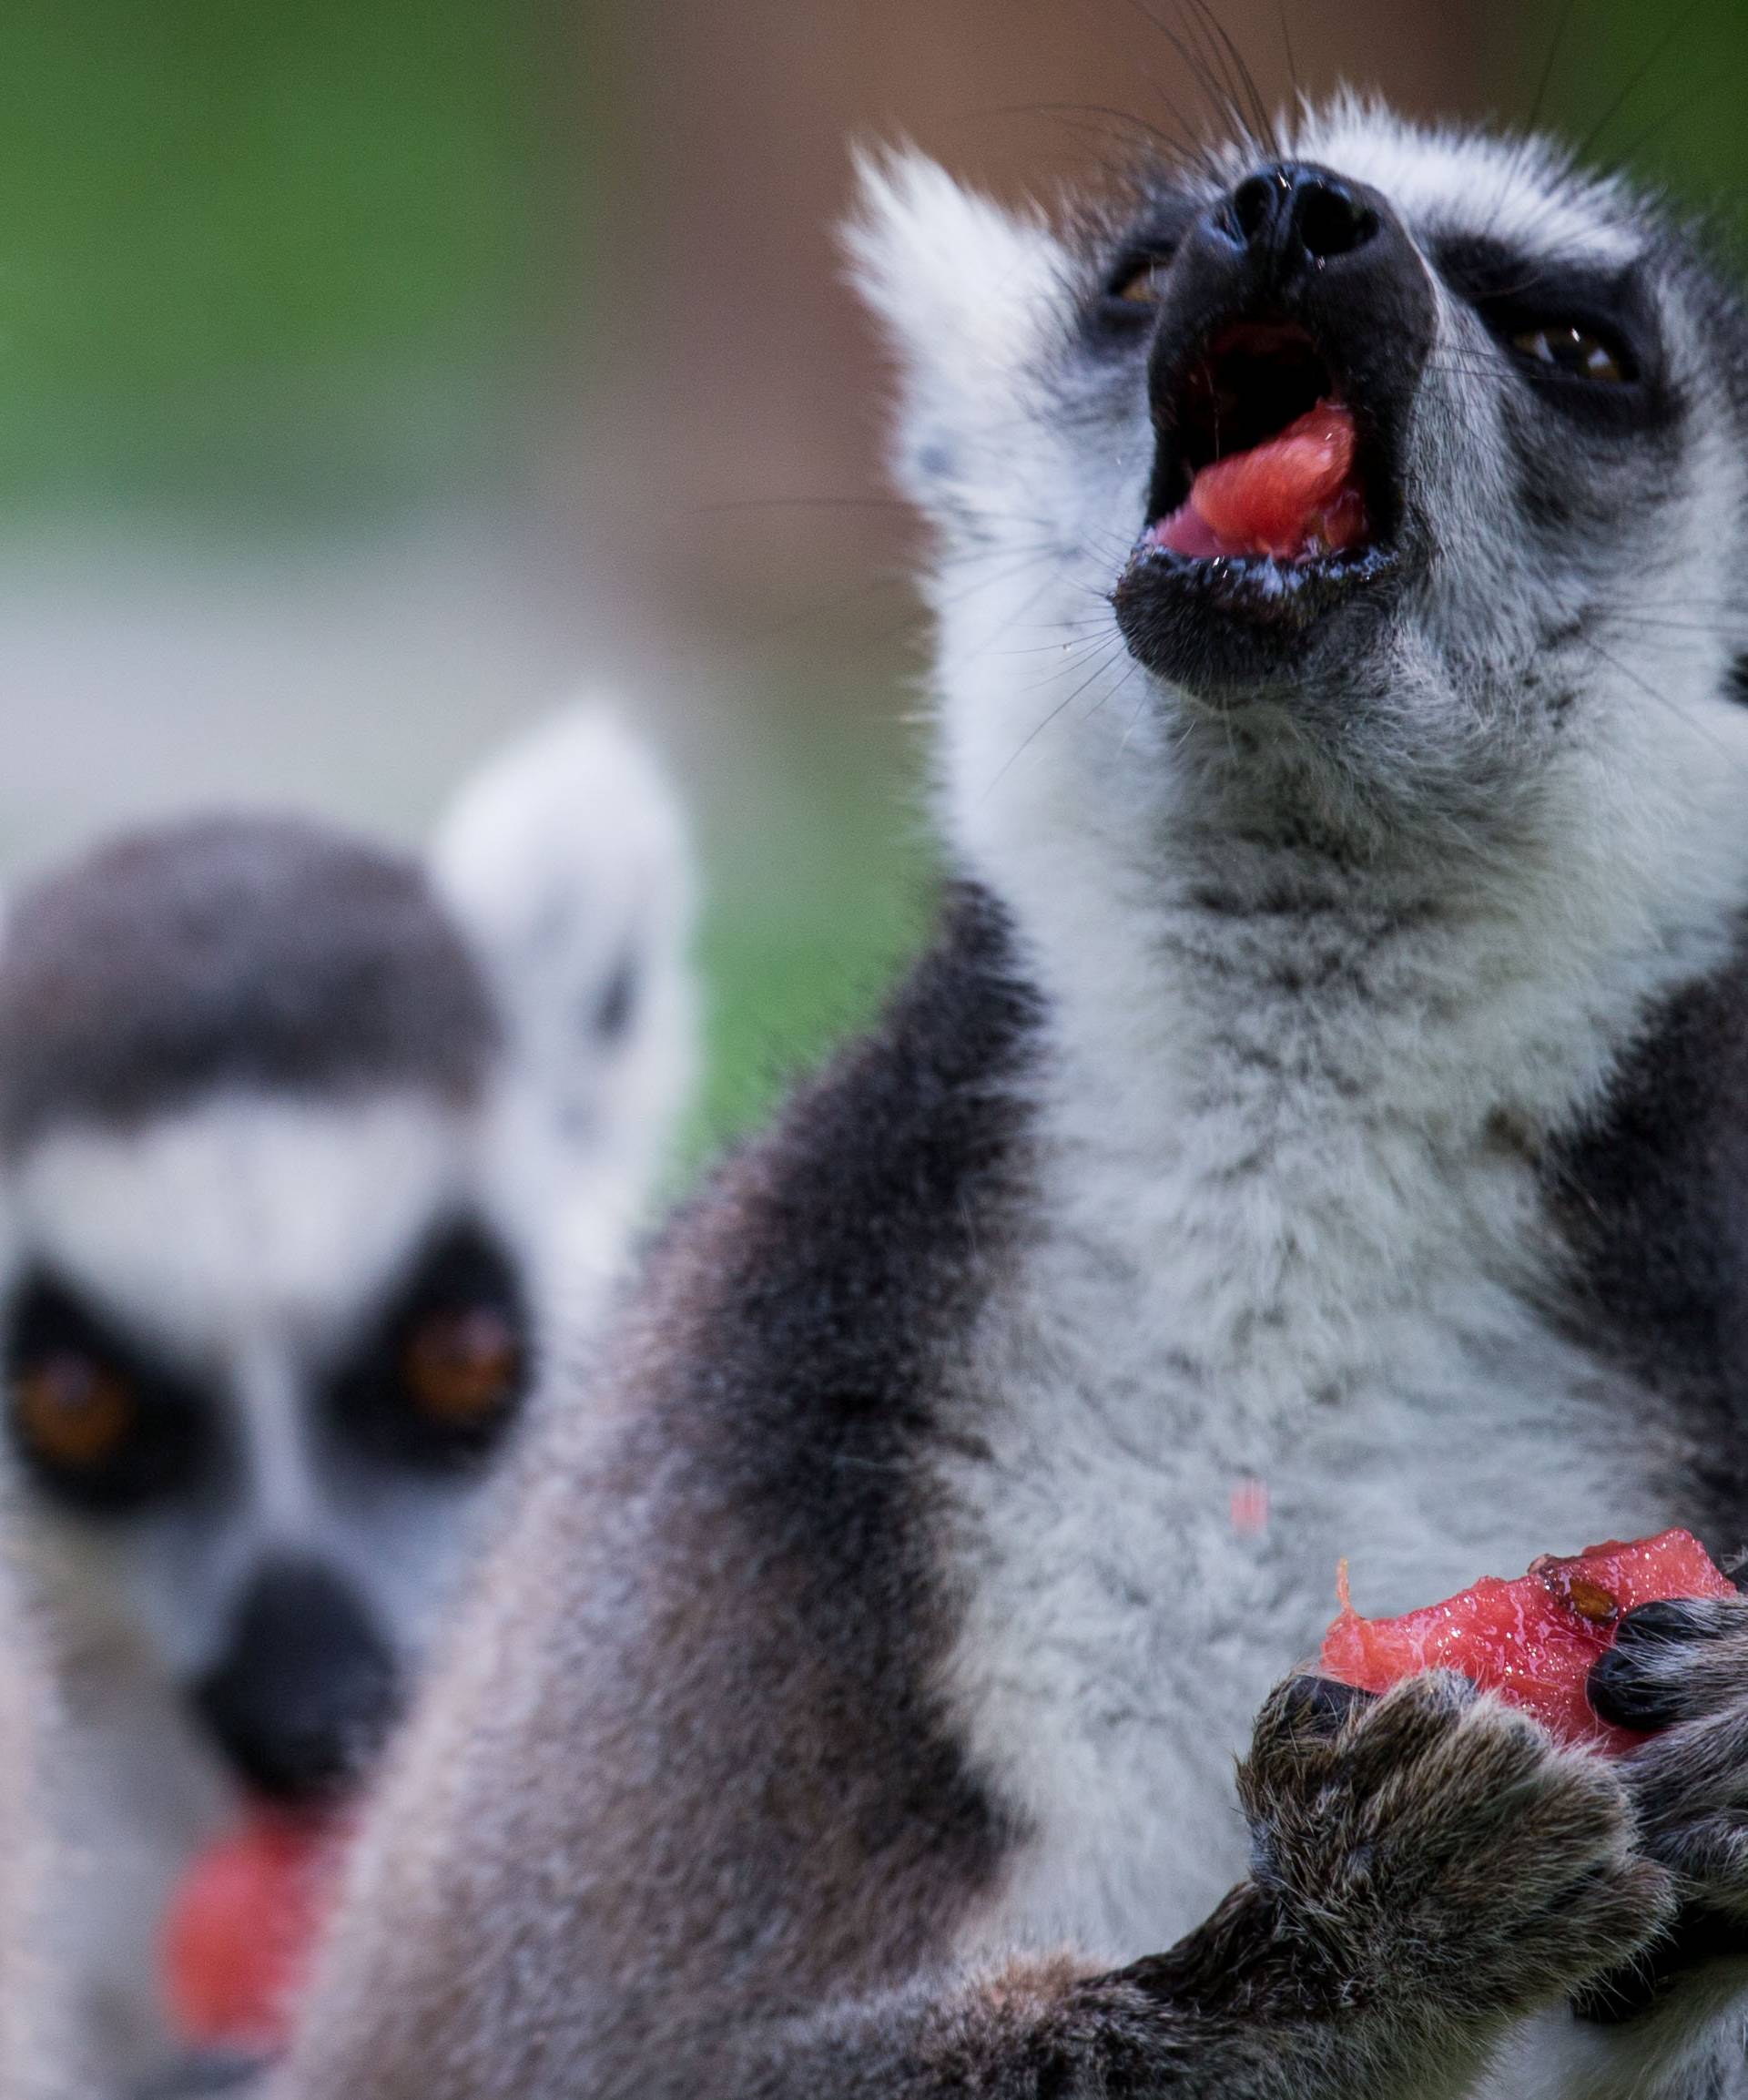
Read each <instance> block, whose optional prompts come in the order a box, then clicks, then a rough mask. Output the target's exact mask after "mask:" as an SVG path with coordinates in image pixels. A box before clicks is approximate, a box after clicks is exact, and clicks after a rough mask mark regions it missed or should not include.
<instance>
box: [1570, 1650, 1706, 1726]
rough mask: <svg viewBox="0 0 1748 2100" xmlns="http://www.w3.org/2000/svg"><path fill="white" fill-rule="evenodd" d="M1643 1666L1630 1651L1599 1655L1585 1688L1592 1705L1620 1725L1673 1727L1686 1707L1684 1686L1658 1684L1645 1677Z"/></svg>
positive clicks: (1612, 1724)
mask: <svg viewBox="0 0 1748 2100" xmlns="http://www.w3.org/2000/svg"><path fill="white" fill-rule="evenodd" d="M1641 1669H1642V1665H1641V1662H1640V1660H1639V1658H1638V1657H1635V1656H1634V1655H1633V1654H1632V1653H1631V1650H1627V1651H1625V1652H1623V1651H1622V1650H1621V1649H1620V1648H1611V1649H1610V1650H1609V1651H1608V1653H1607V1654H1606V1655H1602V1656H1599V1657H1597V1658H1596V1660H1595V1661H1594V1662H1593V1663H1592V1664H1591V1665H1590V1677H1589V1679H1588V1681H1587V1682H1586V1685H1585V1687H1584V1688H1585V1690H1586V1692H1587V1693H1588V1694H1589V1697H1590V1704H1591V1706H1592V1707H1593V1708H1595V1709H1596V1711H1597V1713H1598V1714H1600V1715H1601V1718H1603V1719H1604V1720H1605V1721H1607V1722H1609V1723H1610V1724H1611V1726H1612V1727H1614V1728H1637V1729H1640V1730H1641V1731H1643V1732H1647V1733H1648V1732H1650V1731H1651V1730H1652V1729H1655V1728H1670V1727H1672V1726H1673V1724H1674V1723H1675V1722H1676V1721H1679V1720H1680V1719H1681V1718H1682V1714H1683V1712H1684V1711H1685V1710H1686V1708H1685V1701H1684V1699H1683V1697H1682V1688H1681V1687H1680V1686H1679V1685H1668V1684H1658V1683H1656V1682H1655V1681H1653V1680H1651V1679H1650V1678H1647V1677H1644V1676H1642V1675H1641Z"/></svg>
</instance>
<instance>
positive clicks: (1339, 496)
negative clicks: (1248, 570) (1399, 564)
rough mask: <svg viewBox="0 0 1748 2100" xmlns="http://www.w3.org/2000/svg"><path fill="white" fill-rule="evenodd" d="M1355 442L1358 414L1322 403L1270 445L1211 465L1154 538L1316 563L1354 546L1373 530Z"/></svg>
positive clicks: (1188, 548)
mask: <svg viewBox="0 0 1748 2100" xmlns="http://www.w3.org/2000/svg"><path fill="white" fill-rule="evenodd" d="M1354 444H1355V436H1354V419H1353V415H1352V413H1351V412H1350V411H1349V410H1348V409H1347V407H1346V405H1345V404H1344V403H1341V402H1338V401H1320V402H1318V403H1317V404H1316V407H1315V408H1311V409H1307V410H1306V413H1304V414H1303V415H1302V416H1300V417H1299V419H1298V421H1297V422H1296V423H1289V424H1288V425H1287V426H1286V429H1285V430H1284V431H1280V432H1278V433H1276V434H1275V436H1274V437H1271V438H1269V439H1267V440H1266V441H1265V443H1262V444H1259V445H1253V446H1252V448H1251V449H1250V451H1248V452H1239V453H1232V454H1228V455H1227V456H1226V457H1225V459H1218V460H1215V461H1214V463H1213V464H1212V465H1210V466H1204V468H1203V469H1202V471H1201V473H1200V474H1197V475H1196V477H1195V480H1194V484H1192V486H1191V489H1190V494H1189V498H1188V500H1187V501H1186V502H1184V504H1182V505H1179V507H1178V508H1177V509H1176V510H1174V512H1173V513H1172V514H1171V515H1170V516H1169V517H1164V518H1161V519H1160V520H1159V522H1158V523H1157V524H1156V525H1154V526H1153V530H1152V531H1151V533H1150V534H1149V535H1148V537H1149V538H1150V539H1152V540H1153V543H1154V544H1155V545H1158V546H1162V547H1165V548H1168V549H1169V550H1170V551H1171V552H1172V553H1173V554H1178V555H1187V556H1190V558H1191V559H1193V560H1201V561H1206V560H1211V559H1212V558H1213V557H1214V556H1216V555H1253V556H1254V555H1271V556H1274V558H1275V560H1276V561H1288V562H1298V561H1312V560H1315V559H1316V557H1317V556H1319V555H1325V554H1334V553H1338V552H1339V551H1340V550H1341V549H1342V548H1343V547H1350V546H1353V545H1356V544H1357V542H1358V541H1360V540H1363V539H1364V538H1365V536H1366V534H1367V517H1366V499H1365V497H1364V495H1363V494H1361V493H1360V488H1359V484H1358V483H1357V481H1356V480H1355V478H1354Z"/></svg>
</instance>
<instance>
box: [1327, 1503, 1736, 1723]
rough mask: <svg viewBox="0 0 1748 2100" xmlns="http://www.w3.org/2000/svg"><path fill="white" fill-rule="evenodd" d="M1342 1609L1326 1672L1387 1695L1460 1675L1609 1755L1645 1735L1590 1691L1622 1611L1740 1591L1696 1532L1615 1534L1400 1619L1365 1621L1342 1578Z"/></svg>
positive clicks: (1330, 1637) (1330, 1636) (1331, 1634)
mask: <svg viewBox="0 0 1748 2100" xmlns="http://www.w3.org/2000/svg"><path fill="white" fill-rule="evenodd" d="M1337 1589H1338V1592H1339V1595H1340V1597H1341V1611H1340V1614H1339V1616H1337V1617H1336V1620H1335V1622H1334V1624H1333V1625H1332V1626H1330V1628H1329V1630H1328V1632H1327V1633H1326V1634H1325V1635H1324V1636H1323V1649H1322V1653H1321V1654H1320V1656H1319V1657H1318V1658H1317V1667H1318V1669H1319V1670H1320V1671H1321V1673H1322V1674H1323V1675H1324V1676H1325V1677H1335V1678H1336V1679H1338V1680H1339V1681H1340V1682H1341V1683H1342V1684H1345V1685H1357V1686H1358V1687H1360V1689H1361V1690H1363V1691H1368V1692H1381V1691H1387V1689H1388V1688H1389V1687H1390V1686H1391V1685H1393V1684H1396V1683H1397V1681H1398V1680H1399V1679H1401V1678H1403V1677H1412V1676H1414V1675H1415V1673H1416V1672H1417V1671H1419V1670H1456V1671H1458V1673H1459V1674H1460V1675H1461V1676H1463V1677H1468V1678H1469V1679H1470V1680H1471V1681H1472V1682H1473V1683H1475V1684H1477V1685H1479V1686H1480V1687H1481V1689H1482V1690H1483V1691H1489V1692H1498V1693H1499V1697H1501V1698H1503V1699H1507V1700H1509V1702H1510V1704H1511V1705H1513V1706H1516V1707H1522V1708H1525V1709H1526V1710H1527V1711H1528V1712H1529V1713H1532V1714H1534V1715H1535V1717H1536V1718H1537V1719H1538V1720H1540V1721H1542V1722H1544V1723H1545V1724H1546V1725H1547V1727H1548V1728H1550V1729H1551V1730H1552V1731H1553V1733H1554V1734H1555V1735H1556V1736H1558V1737H1560V1738H1561V1740H1562V1741H1565V1742H1569V1743H1590V1744H1594V1745H1595V1746H1596V1747H1597V1748H1601V1749H1604V1750H1609V1751H1620V1750H1626V1749H1631V1748H1632V1747H1633V1745H1634V1744H1635V1743H1640V1742H1642V1741H1643V1740H1644V1738H1643V1737H1642V1736H1641V1735H1639V1734H1637V1733H1635V1732H1634V1731H1633V1730H1631V1729H1629V1728H1615V1727H1612V1726H1611V1724H1610V1723H1609V1722H1607V1721H1605V1720H1603V1719H1602V1718H1601V1716H1600V1715H1599V1714H1598V1713H1597V1712H1596V1711H1595V1710H1594V1709H1593V1708H1592V1707H1591V1705H1590V1699H1589V1697H1588V1696H1587V1693H1586V1683H1587V1680H1588V1678H1589V1677H1590V1666H1591V1664H1592V1663H1594V1662H1595V1660H1596V1659H1597V1657H1599V1656H1600V1655H1601V1654H1603V1653H1604V1651H1605V1650H1607V1649H1608V1648H1610V1647H1611V1646H1613V1645H1614V1635H1615V1628H1616V1626H1618V1625H1619V1623H1620V1621H1621V1616H1622V1614H1623V1613H1626V1612H1630V1611H1631V1610H1632V1609H1633V1607H1634V1606H1637V1605H1646V1604H1655V1603H1659V1602H1661V1601H1662V1600H1663V1599H1665V1598H1668V1597H1733V1596H1734V1595H1736V1594H1737V1593H1736V1588H1735V1585H1734V1584H1733V1583H1732V1582H1731V1581H1730V1579H1729V1577H1728V1576H1726V1575H1723V1574H1722V1573H1721V1572H1720V1571H1719V1569H1718V1568H1717V1567H1716V1566H1715V1565H1713V1564H1712V1559H1711V1557H1710V1556H1709V1555H1708V1554H1707V1553H1706V1550H1705V1548H1704V1547H1703V1546H1702V1544H1700V1542H1699V1541H1698V1539H1696V1538H1695V1537H1694V1536H1693V1535H1692V1533H1691V1532H1685V1531H1666V1532H1662V1533H1660V1534H1658V1535H1657V1536H1656V1537H1655V1538H1641V1539H1633V1540H1631V1541H1628V1542H1624V1543H1623V1542H1622V1541H1621V1540H1619V1539H1611V1540H1609V1541H1608V1542H1607V1543H1606V1544H1602V1545H1593V1546H1590V1547H1588V1548H1587V1549H1586V1550H1585V1551H1584V1552H1583V1553H1581V1554H1574V1555H1571V1556H1570V1558H1567V1559H1563V1560H1562V1559H1558V1558H1556V1557H1555V1556H1554V1555H1551V1554H1544V1555H1542V1557H1541V1558H1540V1560H1538V1561H1536V1562H1534V1563H1533V1564H1532V1565H1531V1566H1530V1569H1529V1574H1528V1575H1519V1577H1518V1578H1517V1580H1516V1581H1515V1582H1503V1581H1501V1580H1500V1579H1499V1576H1497V1575H1483V1576H1482V1577H1481V1579H1480V1581H1479V1582H1478V1583H1476V1584H1474V1585H1472V1586H1471V1587H1469V1589H1466V1590H1464V1591H1463V1592H1462V1594H1461V1595H1459V1596H1454V1597H1447V1598H1446V1599H1445V1601H1444V1602H1443V1603H1442V1604H1437V1605H1428V1606H1426V1607H1425V1608H1424V1609H1423V1610H1421V1611H1415V1612H1407V1613H1405V1614H1404V1615H1403V1616H1401V1617H1400V1618H1394V1619H1365V1618H1361V1617H1360V1616H1359V1614H1358V1613H1357V1611H1355V1610H1354V1608H1353V1606H1352V1605H1351V1603H1350V1602H1349V1601H1348V1596H1347V1564H1346V1563H1345V1562H1344V1563H1343V1565H1342V1569H1341V1575H1340V1578H1339V1581H1338V1583H1337Z"/></svg>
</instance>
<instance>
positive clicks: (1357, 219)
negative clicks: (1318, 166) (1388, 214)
mask: <svg viewBox="0 0 1748 2100" xmlns="http://www.w3.org/2000/svg"><path fill="white" fill-rule="evenodd" d="M1293 229H1294V231H1295V232H1296V234H1297V235H1298V239H1299V245H1300V246H1301V247H1302V248H1303V249H1304V250H1305V251H1306V254H1307V255H1313V256H1315V257H1316V259H1317V260H1319V261H1327V260H1330V259H1331V258H1333V257H1335V256H1337V255H1350V254H1352V252H1353V251H1354V250H1355V249H1357V248H1363V247H1365V245H1366V243H1367V241H1368V240H1370V239H1371V238H1372V236H1373V235H1374V234H1375V233H1376V232H1377V213H1376V212H1375V211H1373V210H1371V209H1369V208H1368V207H1367V206H1366V205H1363V204H1362V203H1361V202H1360V201H1359V199H1357V197H1355V196H1354V195H1353V194H1352V192H1351V191H1349V190H1347V189H1343V188H1342V186H1341V184H1340V183H1338V182H1332V181H1330V180H1329V179H1328V178H1326V177H1317V176H1307V177H1304V178H1301V179H1300V180H1299V181H1298V182H1296V184H1295V185H1294V189H1293Z"/></svg>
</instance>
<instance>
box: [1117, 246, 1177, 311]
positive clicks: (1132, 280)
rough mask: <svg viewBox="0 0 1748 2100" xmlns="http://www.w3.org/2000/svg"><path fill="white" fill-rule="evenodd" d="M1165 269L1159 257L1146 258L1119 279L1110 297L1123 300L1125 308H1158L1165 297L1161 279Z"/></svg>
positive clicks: (1134, 264) (1132, 266) (1133, 265)
mask: <svg viewBox="0 0 1748 2100" xmlns="http://www.w3.org/2000/svg"><path fill="white" fill-rule="evenodd" d="M1164 268H1165V266H1164V263H1163V262H1162V261H1161V260H1159V258H1158V257H1157V256H1153V255H1150V256H1146V257H1144V258H1143V260H1141V261H1139V262H1136V263H1133V264H1131V266H1130V267H1129V269H1128V270H1125V271H1124V272H1123V275H1122V276H1121V277H1120V278H1118V279H1117V280H1116V282H1115V283H1114V284H1113V286H1112V287H1111V291H1110V297H1111V298H1113V299H1116V300H1121V301H1123V304H1124V305H1125V306H1157V305H1158V304H1159V302H1160V300H1161V298H1162V296H1163V293H1162V291H1161V287H1160V278H1161V275H1162V273H1163V272H1164Z"/></svg>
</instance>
